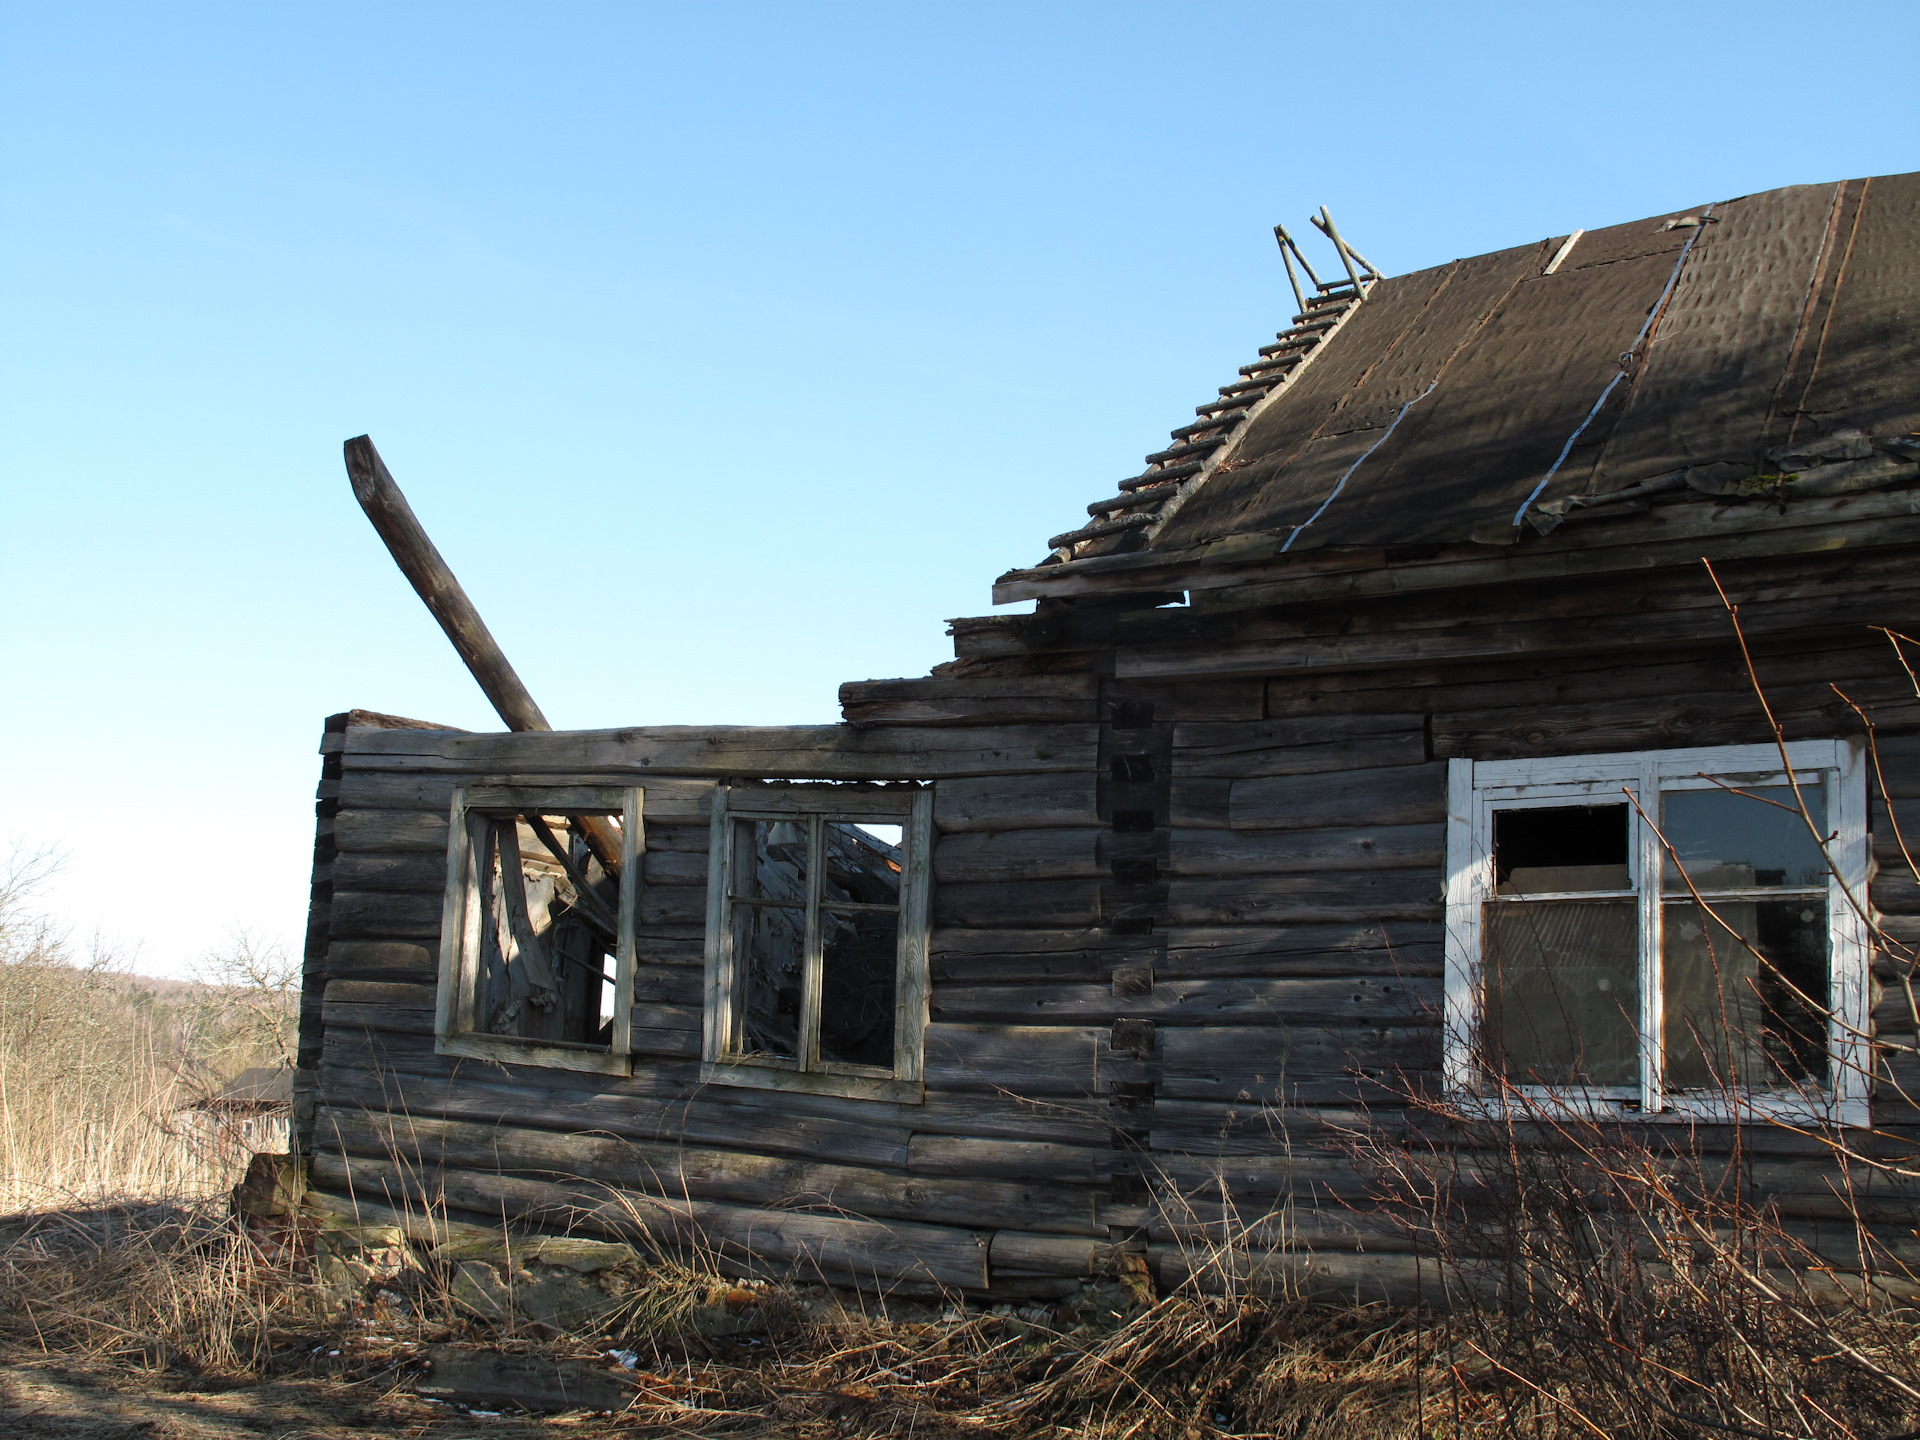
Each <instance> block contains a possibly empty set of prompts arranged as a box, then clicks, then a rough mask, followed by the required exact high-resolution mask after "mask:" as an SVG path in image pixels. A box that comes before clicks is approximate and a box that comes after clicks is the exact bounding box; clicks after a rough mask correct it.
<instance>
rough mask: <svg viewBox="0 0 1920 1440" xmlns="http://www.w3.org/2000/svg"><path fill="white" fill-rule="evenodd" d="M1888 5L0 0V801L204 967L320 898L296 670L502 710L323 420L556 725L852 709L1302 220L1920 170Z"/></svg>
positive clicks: (97, 889) (1502, 213)
mask: <svg viewBox="0 0 1920 1440" xmlns="http://www.w3.org/2000/svg"><path fill="white" fill-rule="evenodd" d="M1916 42H1920V6H1916V5H1914V4H1912V3H1911V0H1907V3H1901V4H1894V5H1872V4H1847V3H1840V4H1829V5H1824V6H1820V7H1817V8H1814V7H1807V6H1804V5H1769V4H1764V3H1741V4H1693V5H1680V4H1672V3H1668V4H1633V3H1608V4H1562V5H1542V4H1538V3H1530V4H1524V5H1518V4H1516V5H1491V4H1472V3H1456V4H1448V5H1440V4H1394V3H1369V4H1366V5H1338V4H1320V5H1312V6H1296V5H1287V4H1265V5H1258V4H1232V5H1228V4H1210V3H1187V4H1172V3H1164V4H1046V3H1026V4H986V3H972V4H919V5H909V4H881V5H875V4H809V3H788V4H780V5H755V4H692V3H688V4H678V5H649V4H642V3H627V4H591V3H567V0H548V3H521V4H488V3H479V0H469V3H462V4H429V3H408V0H382V3H378V4H360V3H345V0H341V3H326V4H320V3H279V4H260V3H254V4H233V5H208V4H194V3H188V0H169V3H168V4H165V5H154V4H151V3H146V4H137V5H110V4H98V3H87V0H60V3H36V4H26V3H19V0H11V3H6V4H4V5H0V117H3V118H0V207H4V209H3V211H0V305H3V306H4V308H3V309H0V323H4V326H5V335H6V337H7V341H6V344H5V346H4V348H3V349H0V367H3V372H0V407H4V412H3V413H0V421H3V422H4V423H0V476H4V486H3V488H0V496H3V497H4V501H3V503H4V506H5V509H4V512H3V513H0V566H3V567H4V575H5V579H6V584H5V585H4V586H3V587H0V606H4V607H5V612H4V631H3V632H0V633H4V635H5V644H6V650H5V656H6V671H5V674H6V679H7V694H8V703H7V704H5V705H3V706H0V835H4V836H12V837H18V838H21V839H24V840H26V841H28V842H30V843H51V844H56V845H59V846H62V847H64V849H65V850H66V852H67V855H68V866H67V869H66V872H65V874H64V876H63V878H62V879H61V881H60V882H59V884H58V885H57V886H56V888H55V889H54V890H53V891H51V892H50V893H49V897H48V898H49V900H50V902H51V903H52V904H53V905H54V906H55V907H56V908H57V909H58V911H59V912H60V913H61V914H62V915H63V916H64V917H65V918H66V919H67V920H68V921H69V922H70V923H72V924H73V925H74V926H75V927H76V930H78V931H80V932H87V931H90V930H92V929H94V928H95V927H99V928H100V929H101V930H102V931H103V933H105V934H106V935H107V936H109V937H110V938H112V939H115V940H117V941H118V942H119V943H120V944H121V945H122V946H123V947H128V948H137V950H138V955H139V962H138V963H139V964H140V965H141V967H142V968H145V969H149V970H154V971H162V972H168V973H178V972H179V971H180V970H181V969H182V968H183V967H184V966H185V965H186V964H187V963H188V962H189V961H190V960H191V959H192V957H194V956H195V955H196V954H198V953H201V952H203V951H205V950H207V949H209V948H213V947H217V946H218V945H220V944H221V943H222V941H223V939H224V937H225V935H226V933H227V932H229V931H230V930H232V929H234V928H237V927H246V928H249V929H251V930H253V931H255V932H257V933H260V934H263V935H267V936H279V937H281V938H283V939H284V940H285V941H286V942H287V943H288V944H289V945H297V941H298V936H299V934H300V931H301V929H302V926H303V924H304V905H305V886H306V878H307V864H308V851H309V847H310V845H311V840H312V808H311V797H312V790H313V784H314V781H315V779H316V778H317V772H318V759H317V757H316V755H315V754H314V749H315V745H316V742H317V739H318V736H319V732H320V725H321V720H322V717H324V716H325V715H326V714H328V713H329V712H332V711H336V710H341V709H346V708H348V707H351V706H361V707H365V708H369V709H380V710H387V711H392V712H397V713H400V714H405V715H413V716H419V717H423V718H426V719H431V720H437V721H443V722H446V723H449V724H454V725H460V726H464V727H470V728H497V721H495V720H494V718H493V717H492V715H491V713H490V711H489V710H488V708H487V706H486V704H485V702H484V701H483V700H482V698H481V697H480V695H479V693H478V691H477V690H476V689H475V688H474V686H473V684H472V682H471V681H470V680H469V679H468V678H467V676H466V674H465V672H464V671H463V670H462V669H461V668H460V665H459V663H458V661H457V660H456V658H455V657H454V655H453V652H452V650H451V649H450V647H449V646H448V645H447V644H446V642H445V641H444V640H443V639H442V638H441V636H440V634H439V632H438V631H437V630H436V629H435V628H434V627H433V624H432V622H431V621H430V619H429V618H428V617H427V615H426V613H425V611H424V610H423V609H422V607H421V606H420V604H419V602H418V601H417V600H416V599H415V598H414V597H413V594H412V592H411V591H410V590H408V589H407V587H406V585H405V582H404V581H402V580H401V579H400V577H399V575H398V574H397V572H395V570H394V569H393V566H392V564H391V562H390V561H389V560H388V559H387V557H386V554H385V552H384V551H383V550H382V549H381V547H380V546H379V544H378V542H377V540H376V539H375V537H374V536H373V533H372V531H371V530H370V528H369V527H368V526H367V524H366V522H365V520H364V519H363V518H362V517H361V515H360V513H359V511H358V509H357V508H356V507H355V505H354V504H353V501H352V498H351V495H350V493H349V491H348V488H347V484H346V480H345V476H344V473H343V471H342V469H341V465H340V442H341V441H342V440H343V439H345V438H346V437H347V436H350V435H356V434H359V433H361V432H363V431H367V432H371V433H372V435H373V437H374V439H375V441H376V442H377V443H378V444H379V446H380V448H381V450H382V452H383V454H384V455H385V456H386V458H387V460H388V463H389V464H390V465H391V467H392V468H393V470H394V473H395V475H396V477H397V478H398V479H399V481H400V483H401V485H402V486H403V487H404V488H405V489H406V491H407V492H408V494H409V496H410V498H411V499H412V501H413V504H414V507H415V509H416V510H417V511H418V513H419V514H420V516H421V518H422V519H423V521H424V522H425V524H426V525H427V527H428V529H429V531H430V533H431V534H432V535H433V536H434V538H435V539H436V540H437V541H438V543H439V545H440V548H441V549H442V551H443V552H444V553H445V554H446V555H447V557H448V558H449V560H450V561H451V562H452V564H453V565H454V567H455V569H456V571H457V572H458V573H459V575H460V576H461V578H462V579H463V581H464V582H465V583H466V585H467V588H468V590H469V591H470V593H471V594H472V595H473V597H474V599H475V601H476V603H477V604H478V605H479V607H480V610H481V612H482V613H483V614H484V615H485V616H486V617H487V619H488V621H489V623H490V624H491V625H492V627H493V629H494V631H495V633H496V634H497V635H498V637H499V638H500V640H501V642H502V644H503V646H504V647H505V649H506V651H507V653H508V654H509V655H510V656H511V657H512V659H513V660H514V662H515V664H516V665H517V666H518V668H519V669H520V672H521V674H522V675H523V677H524V678H525V679H526V681H527V683H528V685H529V687H530V688H531V689H532V691H533V693H534V694H535V696H536V697H537V698H538V700H539V701H540V703H541V705H542V706H543V707H544V708H545V710H546V712H547V714H548V716H549V717H550V718H551V719H552V720H553V722H554V723H555V724H556V725H558V726H562V727H594V726H605V725H617V724H648V723H696V722H721V723H783V722H812V721H827V720H832V719H834V718H836V716H837V707H836V704H835V690H836V688H837V686H838V685H839V683H840V682H841V681H842V680H848V679H861V678H868V677H875V676H889V675H911V674H921V673H924V672H925V671H926V670H927V668H928V667H929V666H931V665H933V664H936V663H938V662H939V661H940V660H942V659H944V658H946V657H947V656H948V655H949V654H950V651H949V649H948V642H947V640H946V639H945V637H944V635H943V629H944V625H943V622H944V621H945V620H946V619H947V618H948V617H950V616H955V615H966V614H980V613H985V612H987V611H988V610H989V609H990V600H989V596H988V586H989V584H990V583H991V581H992V579H993V577H994V576H995V575H997V574H998V573H999V572H1000V571H1002V570H1004V569H1006V568H1008V567H1010V566H1013V565H1017V564H1024V563H1031V562H1033V561H1035V560H1037V559H1038V558H1040V556H1041V554H1042V552H1043V545H1044V541H1045V539H1046V537H1047V536H1048V535H1050V534H1053V533H1055V532H1057V531H1060V530H1063V529H1067V528H1069V527H1070V526H1071V525H1072V524H1074V523H1075V522H1076V517H1078V516H1081V515H1082V513H1083V507H1084V505H1085V504H1086V502H1087V501H1089V500H1092V499H1096V498H1099V497H1100V496H1101V495H1104V494H1108V493H1111V486H1112V483H1113V482H1114V481H1115V480H1117V479H1119V478H1121V477H1123V476H1125V475H1129V474H1132V473H1135V472H1137V471H1138V469H1139V468H1140V467H1139V460H1140V457H1141V455H1142V454H1144V453H1145V452H1147V451H1149V450H1152V449H1155V448H1157V447H1158V446H1159V444H1160V443H1161V442H1162V441H1163V440H1164V437H1165V435H1166V432H1167V430H1168V429H1169V428H1170V427H1171V426H1173V425H1176V424H1179V423H1181V421H1182V420H1183V419H1185V418H1189V417H1190V415H1191V409H1192V406H1193V405H1195V404H1196V403H1198V402H1199V401H1200V400H1202V399H1204V398H1206V397H1207V396H1208V395H1210V394H1211V393H1212V391H1213V388H1214V387H1215V386H1216V385H1219V384H1221V383H1223V382H1224V381H1225V380H1226V379H1228V378H1229V377H1231V376H1232V374H1233V372H1234V370H1235V367H1237V366H1238V365H1240V364H1242V363H1244V361H1245V360H1246V359H1248V358H1249V357H1250V356H1251V355H1252V353H1253V350H1254V348H1255V347H1256V346H1257V345H1258V344H1259V343H1261V341H1263V340H1264V339H1266V338H1267V337H1269V336H1270V335H1271V334H1272V333H1273V331H1274V330H1275V329H1276V328H1278V327H1279V326H1280V325H1281V324H1283V323H1284V322H1285V319H1286V316H1287V315H1288V314H1289V313H1290V310H1291V306H1290V304H1289V303H1288V301H1289V299H1290V297H1289V296H1288V293H1287V290H1286V285H1285V279H1284V276H1283V274H1282V272H1281V269H1280V266H1279V262H1278V260H1277V258H1276V256H1275V253H1274V247H1273V241H1272V238H1271V227H1272V225H1273V223H1274V222H1275V221H1276V220H1285V221H1287V222H1288V223H1289V224H1290V225H1292V226H1293V227H1294V228H1295V229H1296V230H1303V229H1305V226H1304V220H1305V217H1306V216H1307V214H1308V213H1309V212H1310V211H1311V210H1312V209H1313V208H1314V207H1316V206H1318V205H1321V204H1327V205H1330V206H1331V207H1332V209H1333V213H1334V215H1335V217H1336V218H1337V219H1338V221H1339V222H1340V224H1341V226H1342V229H1343V230H1344V231H1345V233H1346V234H1347V235H1348V237H1349V238H1350V239H1351V240H1352V241H1353V242H1354V243H1355V244H1356V245H1357V246H1358V247H1359V248H1360V249H1361V250H1363V251H1364V252H1366V253H1367V254H1368V255H1369V257H1370V258H1372V259H1373V260H1374V261H1375V263H1377V264H1378V265H1380V266H1381V267H1382V268H1383V269H1385V270H1387V271H1388V272H1390V273H1398V272H1402V271H1405V270H1409V269H1416V268H1419V267H1422V266H1426V265H1431V264H1435V263H1439V262H1442V261H1445V260H1448V259H1451V258H1453V257H1455V256H1458V255H1469V254H1476V253H1479V252H1482V251H1486V250H1490V249H1495V248H1498V247H1502V246H1507V245H1513V244H1519V243H1523V242H1526V241H1528V240H1533V239H1538V238H1540V237H1543V236H1547V235H1554V234H1561V233H1565V232H1566V231H1568V230H1571V229H1573V228H1575V227H1577V226H1584V227H1588V228H1592V227H1595V226H1599V225H1605V224H1609V223H1614V222H1618V221H1621V220H1628V219H1634V218H1637V217H1639V216H1642V215H1648V214H1653V213H1656V212H1659V211H1662V210H1666V209H1670V208H1673V207H1678V206H1687V205H1695V204H1701V203H1705V202H1706V201H1709V200H1714V199H1725V198H1729V197H1731V196H1735V195H1739V194H1743V193H1746V192H1749V191H1753V190H1760V189H1767V188H1771V187H1773V186H1777V185H1786V184H1793V183H1799V182H1809V181H1823V180H1834V179H1838V178H1841V177H1843V176H1852V175H1862V174H1873V173H1886V172H1892V171H1901V170H1910V169H1914V168H1916V166H1920V156H1917V155H1916V141H1917V140H1920V122H1917V121H1916V118H1915V110H1914V106H1913V102H1912V98H1911V88H1910V85H1909V84H1908V83H1907V81H1906V79H1905V78H1904V72H1902V70H1901V68H1900V65H1901V63H1902V62H1899V61H1896V60H1894V59H1893V58H1892V57H1895V56H1910V55H1911V54H1912V53H1914V50H1915V46H1916ZM1810 46H1811V47H1813V48H1814V49H1815V50H1816V51H1817V52H1818V55H1819V57H1820V58H1819V59H1818V62H1817V63H1815V64H1812V65H1808V64H1805V63H1803V58H1804V55H1805V52H1806V51H1807V49H1808V47H1810ZM1876 57H1879V58H1876Z"/></svg>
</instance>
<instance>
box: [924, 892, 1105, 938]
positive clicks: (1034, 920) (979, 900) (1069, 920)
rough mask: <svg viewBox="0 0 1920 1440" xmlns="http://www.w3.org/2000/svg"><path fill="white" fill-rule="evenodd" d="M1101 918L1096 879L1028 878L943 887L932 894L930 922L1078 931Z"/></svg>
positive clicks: (987, 927)
mask: <svg viewBox="0 0 1920 1440" xmlns="http://www.w3.org/2000/svg"><path fill="white" fill-rule="evenodd" d="M1099 918H1100V882H1099V881H1098V880H1029V881H1025V882H1022V883H1019V884H982V885H970V884H948V885H939V886H936V887H935V888H934V892H933V923H934V925H935V926H936V927H942V928H944V927H945V926H949V925H957V926H964V927H968V928H978V929H982V930H986V929H992V928H994V927H995V926H1002V925H1004V926H1006V927H1007V928H1008V929H1030V928H1032V927H1034V926H1041V925H1061V926H1071V927H1074V928H1079V927H1082V926H1088V925H1092V924H1093V923H1095V922H1096V921H1097V920H1098V919H1099Z"/></svg>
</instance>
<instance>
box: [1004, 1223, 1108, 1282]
mask: <svg viewBox="0 0 1920 1440" xmlns="http://www.w3.org/2000/svg"><path fill="white" fill-rule="evenodd" d="M1109 1250H1110V1247H1109V1246H1108V1245H1106V1244H1105V1243H1104V1238H1103V1239H1100V1240H1095V1239H1091V1238H1084V1237H1080V1236H1068V1235H1036V1234H1030V1233H1027V1232H1024V1231H1017V1230H996V1231H995V1232H994V1234H993V1239H992V1242H991V1249H990V1251H989V1266H990V1269H991V1272H992V1275H993V1278H994V1281H995V1282H996V1283H998V1282H999V1281H1002V1280H1015V1279H1021V1278H1025V1277H1029V1276H1053V1275H1058V1276H1064V1277H1069V1278H1071V1277H1077V1276H1082V1275H1091V1274H1092V1273H1093V1270H1094V1265H1095V1262H1096V1261H1097V1260H1098V1259H1099V1257H1100V1256H1102V1255H1104V1254H1106V1253H1108V1252H1109Z"/></svg>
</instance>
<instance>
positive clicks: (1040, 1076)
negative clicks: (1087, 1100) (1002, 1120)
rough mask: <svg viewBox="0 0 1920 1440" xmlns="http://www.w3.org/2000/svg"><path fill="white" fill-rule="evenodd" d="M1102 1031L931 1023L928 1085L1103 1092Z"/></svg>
mask: <svg viewBox="0 0 1920 1440" xmlns="http://www.w3.org/2000/svg"><path fill="white" fill-rule="evenodd" d="M1101 1034H1102V1032H1101V1031H1099V1030H1097V1029H1092V1028H1088V1027H1080V1026H1049V1025H945V1024H938V1023H936V1024H930V1025H928V1026H927V1028H926V1080H927V1086H928V1088H929V1089H943V1090H985V1091H991V1092H995V1093H1002V1094H1006V1095H1010V1096H1017V1097H1026V1098H1033V1097H1038V1096H1066V1097H1071V1098H1082V1097H1085V1096H1089V1095H1099V1094H1102V1093H1103V1092H1102V1089H1101V1085H1100V1074H1099V1069H1100V1059H1099V1054H1098V1049H1099V1042H1100V1039H1101Z"/></svg>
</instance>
